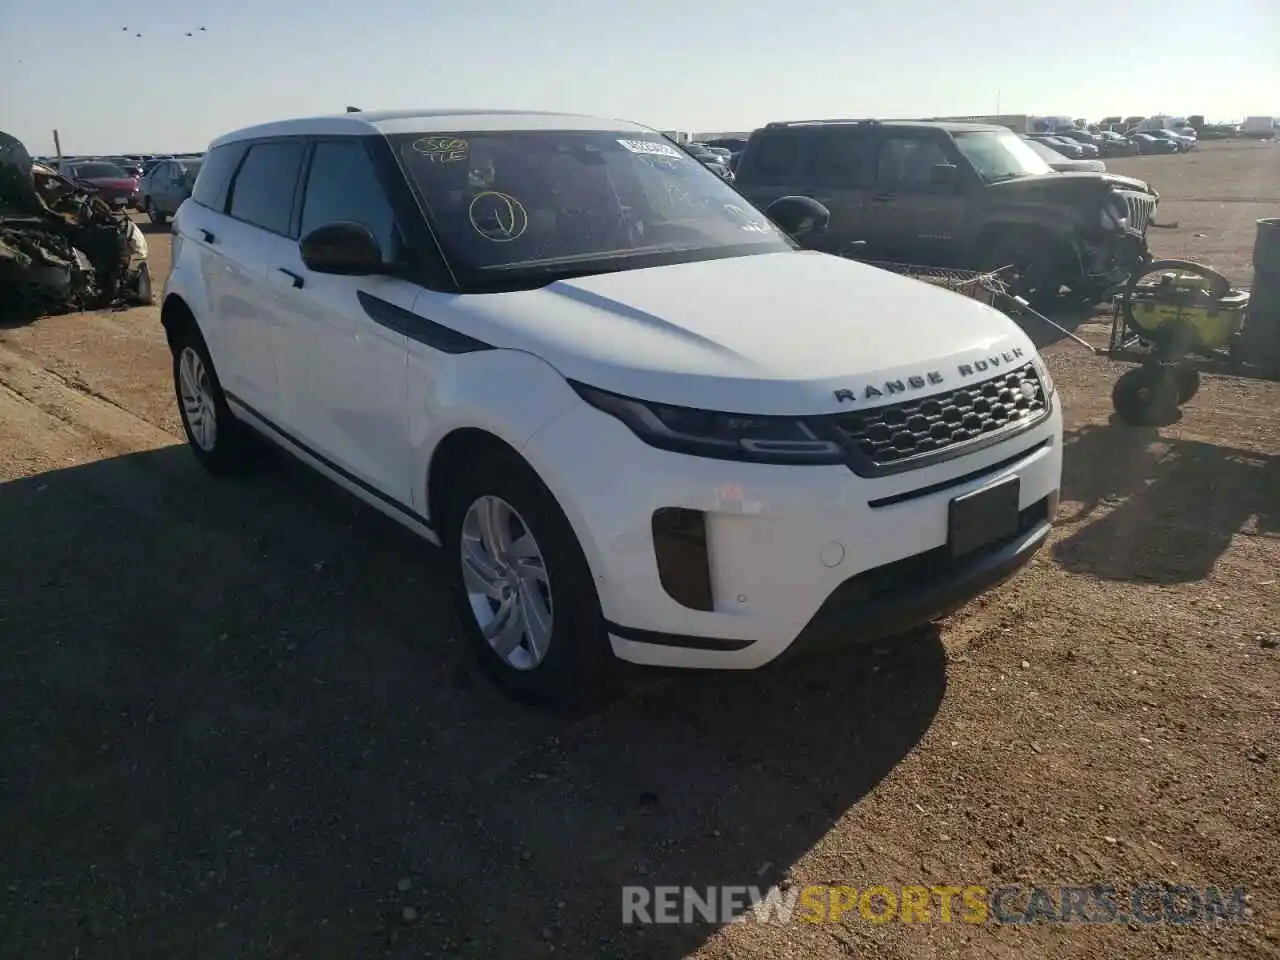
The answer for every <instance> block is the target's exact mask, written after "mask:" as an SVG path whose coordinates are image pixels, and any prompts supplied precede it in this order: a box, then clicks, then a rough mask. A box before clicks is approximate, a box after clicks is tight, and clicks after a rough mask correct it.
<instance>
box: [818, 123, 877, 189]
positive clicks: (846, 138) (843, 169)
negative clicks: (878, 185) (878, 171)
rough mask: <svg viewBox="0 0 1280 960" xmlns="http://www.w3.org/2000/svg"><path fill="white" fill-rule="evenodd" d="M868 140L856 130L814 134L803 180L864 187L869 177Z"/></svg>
mask: <svg viewBox="0 0 1280 960" xmlns="http://www.w3.org/2000/svg"><path fill="white" fill-rule="evenodd" d="M869 160H870V150H869V149H868V138H867V137H866V136H865V135H864V134H863V133H861V132H860V131H856V130H839V129H837V130H830V131H817V132H815V134H814V135H813V136H812V137H811V138H810V139H809V150H808V152H807V154H806V156H805V164H804V178H805V179H806V180H815V181H818V182H821V183H835V184H854V183H865V182H866V181H867V180H868V179H869V178H870V174H871V164H870V163H869V162H868V161H869Z"/></svg>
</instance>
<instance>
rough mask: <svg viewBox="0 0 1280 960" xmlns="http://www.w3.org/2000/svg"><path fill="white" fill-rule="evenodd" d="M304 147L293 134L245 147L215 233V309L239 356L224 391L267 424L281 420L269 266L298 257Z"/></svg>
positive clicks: (278, 301) (282, 293)
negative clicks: (218, 255) (218, 257)
mask: <svg viewBox="0 0 1280 960" xmlns="http://www.w3.org/2000/svg"><path fill="white" fill-rule="evenodd" d="M305 152H306V141H305V140H304V139H302V138H299V137H292V138H283V139H277V140H259V141H255V142H253V143H252V144H250V145H249V147H248V150H247V151H246V153H245V156H244V159H243V160H242V161H241V163H240V167H239V169H238V170H237V172H236V175H235V177H234V178H233V179H232V181H231V190H230V197H229V200H228V204H227V216H226V217H225V218H223V219H224V225H223V228H222V231H221V232H222V235H221V236H219V237H218V238H217V246H218V248H219V249H220V250H221V251H223V254H224V256H223V270H222V276H221V277H220V278H219V281H218V284H219V289H220V304H221V305H220V307H219V308H218V312H219V314H220V316H221V318H222V322H223V324H224V325H225V327H226V332H227V337H228V340H229V341H230V343H231V351H232V353H233V354H234V356H235V357H236V358H237V360H238V363H237V364H236V367H235V369H234V370H233V371H232V375H231V378H230V382H227V381H226V380H224V381H223V388H224V389H225V390H226V391H227V392H228V394H229V395H231V397H232V398H233V399H236V400H238V401H239V402H240V403H241V404H242V405H244V406H246V407H248V408H249V409H250V412H251V413H255V414H256V415H257V416H259V417H263V418H265V419H267V420H268V421H270V422H273V423H274V422H276V421H277V420H278V418H279V417H280V389H279V382H278V379H277V374H276V355H275V335H274V332H273V325H274V324H275V323H276V322H277V321H276V318H277V317H278V316H279V313H280V311H281V310H282V309H284V308H286V306H287V303H286V301H287V299H288V297H287V292H286V290H285V289H284V288H283V287H282V286H281V285H280V284H279V283H278V282H275V281H276V279H277V278H276V275H275V274H276V272H277V271H276V266H275V265H276V264H279V263H283V262H286V261H287V260H288V258H289V257H290V256H293V257H296V256H297V239H296V235H295V233H294V227H293V222H294V216H293V211H294V203H295V198H296V195H297V186H298V181H299V175H300V173H301V170H302V160H303V157H304V155H305Z"/></svg>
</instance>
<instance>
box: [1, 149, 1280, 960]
mask: <svg viewBox="0 0 1280 960" xmlns="http://www.w3.org/2000/svg"><path fill="white" fill-rule="evenodd" d="M1110 166H1111V167H1112V168H1113V169H1116V170H1121V171H1123V172H1129V173H1134V174H1136V175H1138V176H1143V177H1146V178H1149V179H1150V180H1152V181H1153V182H1154V183H1155V185H1156V187H1157V189H1159V190H1160V191H1161V193H1162V195H1163V198H1164V199H1163V202H1162V204H1161V213H1160V219H1161V220H1162V221H1164V222H1167V223H1173V222H1177V223H1178V228H1177V229H1176V230H1166V231H1156V232H1154V233H1153V242H1154V244H1155V246H1156V250H1157V253H1160V254H1178V255H1187V256H1191V257H1197V258H1203V259H1205V260H1206V261H1208V262H1211V263H1214V264H1216V265H1218V266H1219V267H1221V268H1223V269H1225V270H1226V272H1228V273H1229V274H1230V275H1231V276H1232V277H1233V278H1236V279H1238V280H1239V281H1240V282H1247V281H1248V279H1249V275H1250V267H1249V248H1250V246H1251V244H1252V239H1253V221H1254V220H1255V219H1256V218H1257V217H1259V216H1263V215H1268V214H1269V215H1276V214H1277V212H1280V146H1273V145H1241V146H1231V147H1219V146H1206V148H1205V149H1204V150H1203V152H1201V153H1199V154H1196V155H1191V156H1186V157H1160V158H1135V159H1133V160H1129V161H1123V162H1112V163H1111V164H1110ZM151 242H152V249H153V256H154V260H155V264H156V271H157V274H158V275H160V276H163V275H164V273H165V272H166V271H167V267H168V264H167V257H168V238H167V235H166V234H165V233H164V232H163V231H158V232H153V233H152V234H151ZM1080 330H1081V332H1082V333H1083V334H1084V335H1086V336H1087V337H1089V338H1090V339H1094V340H1096V339H1098V338H1099V337H1101V336H1102V333H1103V327H1102V325H1101V323H1100V322H1099V320H1097V319H1095V320H1090V321H1087V322H1086V323H1084V324H1083V325H1082V326H1081V327H1080ZM1035 332H1036V335H1037V337H1038V338H1039V339H1040V340H1041V341H1042V342H1044V343H1045V344H1046V345H1047V352H1046V355H1047V358H1048V361H1049V364H1050V366H1051V368H1052V370H1053V372H1054V376H1055V377H1056V379H1057V382H1058V384H1059V390H1060V394H1061V397H1062V402H1063V405H1064V409H1065V411H1066V417H1067V425H1068V432H1067V438H1066V442H1067V445H1068V449H1067V452H1066V454H1067V455H1066V469H1065V476H1064V486H1063V493H1062V506H1061V512H1060V515H1059V527H1058V528H1057V530H1056V532H1055V536H1054V542H1053V543H1052V545H1051V547H1050V548H1048V549H1046V550H1045V551H1044V552H1043V553H1042V554H1041V556H1040V557H1039V558H1038V559H1037V560H1036V561H1035V562H1034V564H1033V565H1032V566H1031V567H1030V568H1029V569H1028V570H1026V571H1025V572H1024V573H1023V574H1022V575H1021V576H1020V577H1018V578H1017V579H1016V580H1014V581H1013V582H1011V583H1009V584H1007V585H1005V586H1004V587H1002V588H1000V589H999V590H997V591H996V592H994V593H992V594H990V595H988V596H986V597H983V598H981V599H979V600H977V601H975V602H974V603H972V604H970V605H969V607H968V608H966V609H965V610H963V611H961V612H960V613H958V614H956V615H955V616H953V617H951V618H950V619H949V620H947V621H946V622H944V623H942V624H940V625H939V626H938V627H937V628H936V629H930V630H926V631H923V632H921V633H920V634H918V635H915V636H911V637H905V638H901V639H899V640H896V641H894V642H890V643H884V644H880V645H878V646H876V647H874V648H871V649H854V650H850V651H845V652H841V653H837V654H834V655H831V656H828V657H826V658H825V659H823V660H821V661H815V662H808V663H801V664H799V665H798V666H796V667H794V668H791V669H786V670H766V671H761V672H757V673H753V674H745V675H736V676H724V675H704V674H693V675H688V674H667V673H636V674H635V676H634V677H633V678H632V680H631V682H630V683H629V684H628V690H627V694H626V695H625V696H624V697H622V698H621V699H619V700H618V701H617V702H615V703H614V704H613V705H611V706H610V707H608V708H607V709H604V710H602V711H601V712H598V713H594V714H592V715H589V716H579V717H575V718H564V717H560V716H556V715H549V714H543V713H537V712H531V711H529V710H526V709H524V708H521V707H519V706H516V705H514V704H512V703H510V702H508V701H506V700H505V699H504V698H503V697H502V696H501V695H499V694H498V693H496V692H495V691H494V690H493V689H492V688H491V687H490V686H489V685H488V684H487V683H486V682H485V681H484V680H483V679H482V678H480V677H479V676H478V675H477V674H476V672H475V671H474V670H473V668H472V666H471V664H470V661H469V660H468V659H467V657H466V656H464V651H463V650H462V649H461V648H460V647H461V645H460V644H458V643H455V642H454V633H455V625H454V622H453V620H452V618H451V615H450V614H449V613H448V612H447V610H446V605H445V602H444V596H443V592H442V589H441V587H440V578H439V576H438V561H437V559H436V557H435V556H434V554H433V552H432V550H431V549H430V548H429V547H427V546H425V545H423V544H420V543H419V542H418V541H416V540H415V539H414V537H413V536H412V535H410V534H408V533H405V532H403V531H402V530H400V529H399V528H398V527H396V526H395V525H393V524H392V523H391V522H390V521H387V520H385V519H384V518H383V517H381V516H380V515H378V514H376V513H374V512H373V511H371V510H368V509H366V508H364V507H363V506H362V505H361V504H359V503H358V502H356V501H354V500H352V499H351V498H349V497H347V496H346V495H345V494H343V493H341V492H340V491H337V490H336V489H334V488H331V487H330V486H329V485H328V484H327V483H326V482H325V481H323V480H321V479H318V478H313V477H312V476H310V475H308V474H307V473H306V472H305V471H304V470H303V469H302V468H301V467H298V466H297V465H294V464H292V463H290V462H289V461H287V459H286V458H284V457H281V458H279V462H278V463H276V464H274V465H273V466H272V467H271V468H270V469H268V470H265V471H263V472H261V473H260V474H259V475H257V476H253V477H250V478H246V479H240V480H235V481H215V480H212V479H210V478H208V477H207V476H205V475H204V474H203V473H202V472H201V471H200V470H199V469H198V468H197V466H196V464H195V462H194V460H193V458H192V457H191V456H190V454H189V453H188V452H187V451H186V449H185V448H184V447H183V446H182V445H180V443H179V436H180V428H179V426H178V421H177V417H176V412H175V406H174V401H173V398H172V394H171V386H170V361H169V358H168V355H167V353H166V350H165V346H164V341H163V337H162V334H161V331H160V327H159V323H158V317H157V311H156V310H154V309H136V310H130V311H127V312H118V313H107V314H97V315H75V316H65V317H56V318H47V319H44V320H40V321H38V322H36V323H33V324H30V325H28V326H25V327H21V328H14V329H7V330H0V481H2V482H0V537H3V540H2V543H3V547H2V548H0V957H5V958H15V960H17V958H22V960H28V958H31V960H37V958H40V960H43V958H57V960H66V958H73V957H74V958H117V957H118V958H127V960H148V958H157V960H172V958H182V960H196V958H235V960H248V958H306V960H312V958H318V957H326V958H327V957H335V958H363V957H394V958H410V957H414V958H417V957H429V956H433V957H439V956H463V957H478V958H479V957H494V958H508V957H510V958H517V960H525V958H532V957H542V956H547V957H552V956H559V957H574V958H579V957H581V958H594V957H599V958H614V957H618V958H622V957H653V958H665V957H680V956H694V957H698V958H703V960H712V958H716V960H719V958H726V960H727V958H734V960H737V958H747V957H761V958H771V960H773V958H782V957H795V958H805V960H818V958H828V957H831V958H835V957H840V958H849V957H875V958H881V957H883V958H902V960H908V958H909V960H925V958H936V957H951V956H975V957H1010V958H1014V957H1017V958H1022V957H1027V958H1031V957H1035V958H1091V960H1092V958H1098V960H1102V958H1106V960H1114V958H1139V957H1142V958H1163V957H1168V956H1187V957H1197V958H1210V957H1235V958H1249V957H1264V956H1278V955H1280V910H1278V908H1277V905H1276V901H1277V897H1278V896H1280V819H1278V817H1280V813H1278V812H1277V807H1276V799H1277V797H1278V796H1280V737H1278V736H1277V734H1278V728H1277V717H1278V716H1280V649H1277V641H1278V640H1280V585H1278V581H1280V384H1275V383H1262V382H1256V381H1245V380H1239V379H1228V378H1210V379H1208V380H1206V382H1205V384H1204V387H1203V389H1202V391H1201V393H1200V395H1199V396H1197V397H1196V398H1195V400H1194V401H1192V403H1191V404H1190V405H1188V406H1187V407H1186V409H1185V413H1184V416H1183V418H1182V419H1181V421H1180V422H1178V423H1176V424H1174V425H1173V426H1170V427H1167V428H1162V429H1160V430H1158V431H1157V430H1140V429H1134V428H1126V427H1123V426H1120V425H1116V424H1112V423H1109V415H1110V402H1109V391H1110V387H1111V384H1112V382H1113V381H1114V379H1115V378H1116V376H1117V375H1118V374H1119V372H1120V369H1119V368H1118V367H1116V366H1115V365H1111V364H1108V363H1106V362H1103V361H1101V360H1099V359H1096V358H1094V357H1092V356H1091V355H1089V354H1087V353H1085V352H1084V351H1083V350H1081V349H1080V348H1078V347H1077V346H1075V345H1074V344H1072V343H1070V342H1069V341H1064V340H1061V339H1059V340H1058V342H1052V341H1053V339H1054V337H1053V336H1051V335H1050V334H1049V332H1047V331H1035ZM775 881H782V882H790V883H794V884H808V883H845V884H850V885H853V886H856V887H858V888H860V889H861V888H864V887H866V886H869V885H875V884H885V885H889V886H896V885H902V884H922V885H925V886H936V885H940V884H954V885H957V886H965V885H969V884H979V885H985V886H988V887H998V886H1001V885H1004V884H1016V883H1024V884H1032V883H1036V884H1041V885H1046V886H1056V885H1061V884H1091V883H1111V884H1114V885H1116V886H1117V887H1118V888H1119V889H1120V890H1121V891H1122V892H1123V891H1125V890H1127V889H1129V888H1131V887H1133V886H1134V885H1136V884H1138V883H1141V882H1144V881H1162V882H1167V883H1184V884H1187V885H1190V886H1194V887H1202V886H1204V885H1207V884H1215V885H1218V886H1221V887H1224V888H1230V887H1233V886H1237V885H1239V886H1244V887H1245V888H1247V890H1248V891H1249V896H1250V910H1251V914H1252V916H1251V917H1250V919H1248V920H1247V921H1245V922H1225V923H1217V924H1205V923H1199V924H1189V925H1182V926H1179V925H1174V924H1170V923H1160V924H1154V925H1150V926H1146V925H1141V924H1137V923H1136V922H1135V923H1129V924H1124V923H1122V924H1110V925H1106V924H1102V925H1099V924H1094V925H1079V924H1076V925H1064V924H1052V923H1036V924H1031V925H1002V924H997V923H994V922H988V923H986V924H983V925H978V926H974V925H967V924H961V923H951V924H945V923H940V922H935V923H931V924H920V923H917V924H911V925H904V924H898V923H889V924H884V925H876V924H873V923H870V922H867V921H866V920H863V919H860V918H858V917H857V916H856V915H851V916H850V917H848V918H846V919H845V921H843V922H841V923H837V924H818V925H811V924H803V923H797V924H792V925H789V926H769V925H764V924H760V923H755V922H748V923H743V924H734V925H728V926H724V927H720V928H716V927H713V926H709V925H688V926H685V925H676V926H658V927H652V926H651V927H641V926H631V927H623V926H622V925H621V923H620V920H621V892H620V888H621V886H622V885H624V884H667V885H690V886H705V885H707V884H734V885H747V884H757V885H760V886H762V887H763V886H767V885H768V884H771V883H774V882H775ZM406 908H411V909H412V911H413V912H410V913H408V914H406V912H405V910H406ZM935 918H936V914H935Z"/></svg>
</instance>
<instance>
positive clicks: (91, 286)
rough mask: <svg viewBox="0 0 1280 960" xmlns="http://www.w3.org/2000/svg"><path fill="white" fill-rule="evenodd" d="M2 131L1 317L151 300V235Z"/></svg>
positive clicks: (26, 316)
mask: <svg viewBox="0 0 1280 960" xmlns="http://www.w3.org/2000/svg"><path fill="white" fill-rule="evenodd" d="M94 193H95V191H94V190H93V189H92V188H91V187H88V186H86V185H83V184H80V183H75V182H72V181H71V180H68V179H67V178H66V177H64V176H62V175H61V174H59V173H58V172H57V171H56V170H54V169H52V168H50V167H46V166H44V165H43V164H38V163H33V162H32V160H31V154H29V153H28V152H27V149H26V147H24V146H23V145H22V143H21V142H20V141H19V140H17V139H16V138H14V137H11V136H9V135H8V134H6V133H3V132H0V320H6V321H14V320H19V321H22V320H33V319H35V318H37V317H40V316H44V315H47V314H52V313H69V312H72V311H75V310H98V309H103V308H106V307H112V306H123V305H125V304H149V303H151V302H152V296H153V295H152V290H151V275H150V271H149V269H148V268H147V240H146V237H144V236H143V234H142V231H141V230H139V229H138V226H137V224H135V223H134V222H133V221H132V220H130V219H129V216H128V214H127V213H125V212H123V211H116V210H113V209H112V208H111V207H110V206H108V205H107V204H106V203H105V202H103V201H102V200H101V199H99V198H98V197H96V196H95V195H94Z"/></svg>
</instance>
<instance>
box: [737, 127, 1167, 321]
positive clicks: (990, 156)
mask: <svg viewBox="0 0 1280 960" xmlns="http://www.w3.org/2000/svg"><path fill="white" fill-rule="evenodd" d="M1054 149H1055V150H1056V149H1057V148H1056V147H1054ZM734 186H735V187H736V189H737V190H738V191H739V192H740V193H742V194H743V195H744V196H745V197H746V198H747V199H748V200H750V201H751V202H752V203H754V204H755V205H756V206H757V207H759V208H760V209H765V208H766V207H767V206H768V205H769V204H771V203H773V202H774V201H775V200H777V199H779V198H780V197H783V196H788V195H792V196H794V195H796V194H808V195H809V196H810V197H821V198H822V203H823V205H824V206H826V207H827V208H828V209H829V210H830V213H831V222H830V225H829V227H828V230H827V231H826V236H825V238H824V242H825V243H827V244H828V245H830V247H831V248H832V249H833V250H839V249H842V248H843V247H844V246H845V245H847V244H849V243H850V242H862V243H864V244H865V250H866V259H868V260H873V261H888V262H891V263H903V264H919V265H923V266H929V267H940V268H950V269H961V270H981V271H987V270H992V271H994V270H1001V271H1002V273H1001V279H1002V280H1003V281H1004V283H1005V284H1006V286H1007V287H1008V288H1009V291H1010V292H1011V293H1014V294H1016V295H1018V296H1021V297H1026V298H1027V299H1028V300H1031V301H1033V302H1035V301H1040V302H1041V303H1044V304H1047V303H1052V302H1054V301H1055V300H1056V298H1057V297H1058V296H1059V294H1060V292H1061V289H1062V288H1063V287H1068V288H1070V289H1071V291H1072V292H1073V293H1074V294H1076V295H1077V296H1079V297H1080V298H1081V299H1085V300H1088V301H1090V302H1093V303H1100V302H1102V301H1104V300H1105V299H1106V297H1107V296H1108V295H1109V293H1110V291H1111V290H1112V289H1114V287H1115V286H1116V285H1117V284H1121V283H1123V282H1124V281H1125V280H1127V279H1128V277H1129V275H1130V273H1131V272H1132V271H1133V270H1134V269H1135V268H1140V267H1141V266H1142V265H1143V264H1145V263H1146V262H1148V261H1149V260H1150V253H1149V251H1148V249H1147V238H1146V235H1147V228H1148V227H1149V226H1151V223H1152V220H1153V219H1154V218H1155V215H1156V207H1157V204H1158V202H1159V199H1160V198H1159V195H1158V194H1157V193H1156V191H1155V190H1153V189H1152V188H1151V186H1150V185H1149V184H1147V183H1144V182H1143V181H1141V180H1135V179H1132V178H1130V177H1122V176H1118V175H1116V174H1112V173H1093V172H1080V173H1055V172H1054V170H1053V169H1052V168H1051V167H1050V166H1049V165H1048V164H1047V163H1046V162H1045V161H1044V160H1043V159H1042V158H1041V157H1040V156H1039V155H1037V154H1036V153H1035V152H1034V151H1033V150H1032V149H1031V146H1030V145H1029V144H1028V143H1027V142H1026V141H1025V140H1022V139H1021V138H1019V137H1018V135H1017V134H1015V133H1014V132H1013V131H1011V130H1009V129H1008V128H1007V127H1000V126H994V125H990V124H981V123H964V122H959V121H955V122H953V121H923V120H921V121H916V120H882V121H878V120H814V121H791V122H787V121H777V122H774V123H770V124H768V125H766V126H765V127H763V128H761V129H759V130H757V131H755V132H754V133H753V134H752V135H751V139H750V140H749V141H747V146H746V150H745V151H744V152H743V154H742V159H741V160H740V161H739V162H738V172H737V180H736V181H735V183H734Z"/></svg>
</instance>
